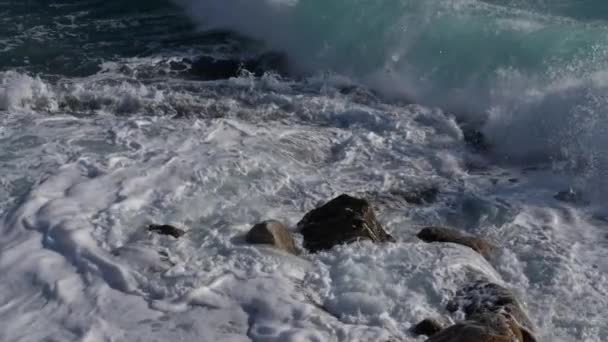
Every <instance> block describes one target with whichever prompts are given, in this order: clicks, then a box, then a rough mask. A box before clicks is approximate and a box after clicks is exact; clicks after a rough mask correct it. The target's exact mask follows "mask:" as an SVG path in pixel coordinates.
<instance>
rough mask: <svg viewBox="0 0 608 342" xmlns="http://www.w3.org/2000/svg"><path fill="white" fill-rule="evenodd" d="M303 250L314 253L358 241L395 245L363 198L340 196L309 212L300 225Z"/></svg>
mask: <svg viewBox="0 0 608 342" xmlns="http://www.w3.org/2000/svg"><path fill="white" fill-rule="evenodd" d="M298 228H299V230H300V232H301V233H302V235H303V236H304V247H305V248H306V249H307V250H309V251H311V252H318V251H320V250H325V249H330V248H332V247H333V246H335V245H338V244H343V243H350V242H354V241H359V240H371V241H373V242H387V241H395V239H394V238H393V237H392V236H391V235H390V234H388V233H387V232H386V231H385V230H384V228H382V225H380V223H379V222H378V221H377V220H376V215H375V214H374V211H373V209H372V207H371V206H370V204H369V203H368V202H367V201H366V200H364V199H360V198H355V197H352V196H349V195H340V196H338V197H336V198H335V199H333V200H331V201H330V202H328V203H326V204H325V205H323V206H321V207H319V208H317V209H314V210H312V211H310V212H309V213H308V214H306V215H305V216H304V218H302V220H301V221H300V222H298Z"/></svg>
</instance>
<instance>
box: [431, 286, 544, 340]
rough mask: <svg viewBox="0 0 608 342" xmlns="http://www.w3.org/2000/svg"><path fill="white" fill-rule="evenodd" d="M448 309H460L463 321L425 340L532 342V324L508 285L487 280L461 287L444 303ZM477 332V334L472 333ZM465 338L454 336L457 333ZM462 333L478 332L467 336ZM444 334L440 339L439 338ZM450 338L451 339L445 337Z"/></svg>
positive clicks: (453, 310)
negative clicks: (514, 340) (476, 337)
mask: <svg viewBox="0 0 608 342" xmlns="http://www.w3.org/2000/svg"><path fill="white" fill-rule="evenodd" d="M447 309H448V311H451V312H455V311H457V310H461V311H462V312H464V314H465V319H466V321H464V322H460V323H458V324H455V325H453V326H451V327H449V328H447V329H445V330H444V331H442V332H441V333H440V334H437V335H436V336H433V338H435V337H437V339H436V340H435V339H430V340H428V342H431V341H432V342H447V341H450V342H460V341H463V342H464V341H506V342H510V341H513V338H516V341H521V342H535V341H536V339H535V338H534V334H533V331H534V329H533V326H532V323H531V321H530V319H529V318H528V316H527V314H526V313H525V311H524V310H523V308H522V306H521V304H520V303H519V302H518V301H517V299H516V298H515V295H514V294H513V293H512V292H511V291H510V290H508V289H506V288H504V287H502V286H500V285H497V284H494V283H490V282H487V281H477V282H474V283H473V284H471V285H469V286H466V287H464V288H463V289H461V290H460V291H458V293H457V294H456V297H455V298H454V299H453V300H452V301H450V303H448V306H447ZM475 334H477V335H475ZM461 335H462V336H463V338H465V339H458V338H457V337H458V336H461ZM466 336H479V337H478V338H479V339H478V340H476V339H470V340H467V339H466ZM441 338H444V339H441ZM449 338H452V339H449Z"/></svg>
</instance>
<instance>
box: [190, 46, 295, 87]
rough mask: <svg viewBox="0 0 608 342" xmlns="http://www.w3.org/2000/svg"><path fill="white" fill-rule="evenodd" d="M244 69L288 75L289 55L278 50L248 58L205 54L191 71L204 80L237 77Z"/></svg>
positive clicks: (260, 73)
mask: <svg viewBox="0 0 608 342" xmlns="http://www.w3.org/2000/svg"><path fill="white" fill-rule="evenodd" d="M242 70H247V71H249V72H251V73H253V74H254V75H255V76H258V77H259V76H262V75H263V74H264V73H265V72H271V71H273V72H276V73H278V74H279V75H282V76H286V75H287V73H288V65H287V56H286V55H284V54H282V53H278V52H267V53H263V54H261V55H259V56H256V57H253V58H247V59H216V58H213V57H209V56H203V57H200V58H199V59H197V60H196V61H194V62H193V63H192V66H191V68H190V73H191V74H192V75H194V76H196V77H199V78H202V79H204V80H220V79H228V78H231V77H237V76H239V74H240V73H241V71H242Z"/></svg>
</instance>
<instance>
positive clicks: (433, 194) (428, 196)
mask: <svg viewBox="0 0 608 342" xmlns="http://www.w3.org/2000/svg"><path fill="white" fill-rule="evenodd" d="M391 194H392V195H395V196H399V197H401V198H403V199H404V200H405V201H406V202H407V203H409V204H416V205H422V204H431V203H433V202H435V201H436V200H437V196H438V195H439V189H437V188H436V187H428V188H420V189H417V190H412V191H398V190H393V191H391Z"/></svg>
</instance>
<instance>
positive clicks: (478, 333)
mask: <svg viewBox="0 0 608 342" xmlns="http://www.w3.org/2000/svg"><path fill="white" fill-rule="evenodd" d="M473 341H475V342H515V341H517V342H536V339H535V338H534V337H533V336H532V335H531V334H529V333H528V332H527V331H525V330H523V329H521V327H520V326H519V325H518V324H517V322H515V321H514V320H513V319H512V318H511V317H509V316H505V315H503V314H501V313H491V312H486V313H483V314H479V315H475V316H472V317H471V319H470V320H467V321H464V322H459V323H456V324H454V325H452V326H450V327H448V328H446V329H444V330H442V331H441V332H439V333H437V334H435V335H433V336H431V338H429V339H427V340H426V342H473Z"/></svg>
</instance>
